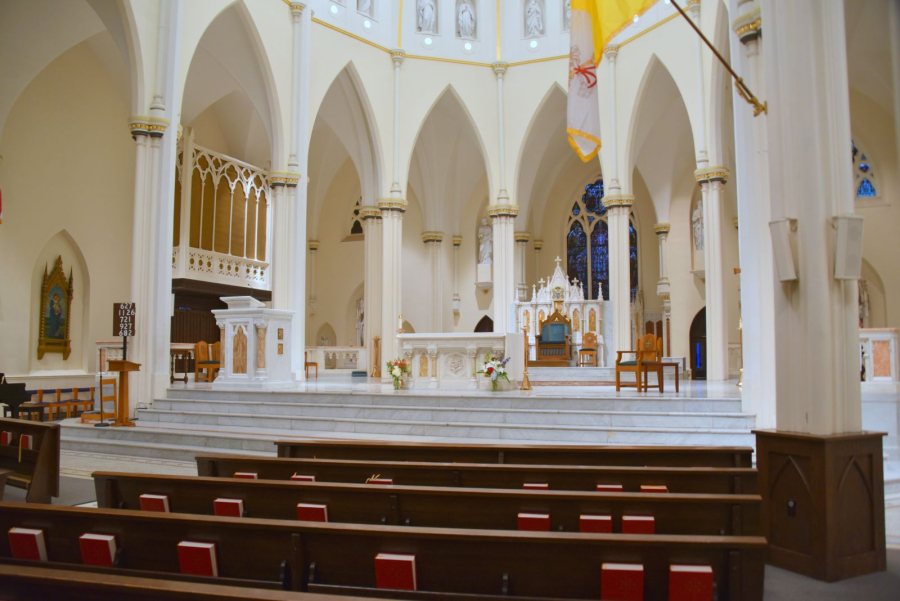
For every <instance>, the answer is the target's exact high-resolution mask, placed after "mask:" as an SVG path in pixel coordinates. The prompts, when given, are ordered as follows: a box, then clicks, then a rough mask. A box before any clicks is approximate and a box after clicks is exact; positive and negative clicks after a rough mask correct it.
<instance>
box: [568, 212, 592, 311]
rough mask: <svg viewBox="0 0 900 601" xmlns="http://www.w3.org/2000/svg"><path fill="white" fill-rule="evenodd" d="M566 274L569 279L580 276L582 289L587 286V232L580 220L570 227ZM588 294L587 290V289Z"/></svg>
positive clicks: (579, 280)
mask: <svg viewBox="0 0 900 601" xmlns="http://www.w3.org/2000/svg"><path fill="white" fill-rule="evenodd" d="M566 254H567V260H566V275H568V277H569V279H570V280H571V279H572V278H578V282H579V283H580V284H581V287H582V289H584V288H585V287H586V283H587V279H588V272H587V234H586V233H585V232H584V227H583V226H582V225H581V222H580V221H575V222H573V223H572V226H571V227H570V228H569V235H568V236H567V237H566ZM585 296H587V290H585Z"/></svg>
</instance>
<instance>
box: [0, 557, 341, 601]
mask: <svg viewBox="0 0 900 601" xmlns="http://www.w3.org/2000/svg"><path fill="white" fill-rule="evenodd" d="M0 598H2V599H6V600H9V601H18V600H20V599H21V600H23V601H24V600H26V599H28V600H32V599H65V600H66V601H108V600H109V599H117V598H118V599H124V600H126V601H157V600H159V601H256V600H259V601H351V600H353V599H359V597H346V596H339V595H328V596H327V597H326V596H325V595H318V594H315V593H294V592H289V591H272V590H266V589H259V588H238V587H233V586H223V585H221V584H200V583H196V582H181V581H168V580H157V579H153V578H141V577H135V576H120V575H118V574H104V575H103V577H102V578H98V577H97V574H96V573H95V572H92V571H84V570H77V569H57V568H50V567H45V566H42V565H38V564H34V563H33V562H32V563H31V564H26V565H21V564H15V565H4V564H0Z"/></svg>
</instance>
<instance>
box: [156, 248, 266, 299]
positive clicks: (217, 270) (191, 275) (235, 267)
mask: <svg viewBox="0 0 900 601" xmlns="http://www.w3.org/2000/svg"><path fill="white" fill-rule="evenodd" d="M183 251H184V249H183V248H181V247H178V246H176V247H175V248H173V249H172V277H173V278H188V279H191V280H202V281H205V282H216V283H219V284H228V285H231V286H244V287H248V288H254V289H257V290H270V289H271V287H272V286H271V284H270V283H269V263H265V262H262V261H256V260H254V259H247V258H245V257H235V256H234V255H226V254H222V253H217V252H214V251H211V250H201V249H199V248H188V249H187V252H188V256H187V261H185V269H184V271H183V272H181V271H179V270H178V268H177V265H178V264H179V258H180V257H179V254H180V253H181V252H183Z"/></svg>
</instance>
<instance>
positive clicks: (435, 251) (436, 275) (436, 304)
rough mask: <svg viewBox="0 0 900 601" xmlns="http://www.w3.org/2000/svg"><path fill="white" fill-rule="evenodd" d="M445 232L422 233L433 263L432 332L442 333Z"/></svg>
mask: <svg viewBox="0 0 900 601" xmlns="http://www.w3.org/2000/svg"><path fill="white" fill-rule="evenodd" d="M443 239H444V232H422V242H424V243H425V246H426V248H427V249H428V259H429V261H430V263H431V331H432V332H434V333H438V334H439V333H441V332H443V331H444V320H443V312H444V311H443V309H444V273H443V269H441V267H442V265H443V261H442V260H441V241H442V240H443Z"/></svg>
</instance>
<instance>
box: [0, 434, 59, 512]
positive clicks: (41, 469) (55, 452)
mask: <svg viewBox="0 0 900 601" xmlns="http://www.w3.org/2000/svg"><path fill="white" fill-rule="evenodd" d="M0 431H3V432H12V433H14V435H15V440H14V444H13V445H0V469H6V470H9V471H10V472H11V473H10V474H9V476H8V478H7V482H6V483H7V484H9V485H11V486H16V487H18V488H24V489H27V490H28V493H27V495H26V497H25V499H26V500H27V501H28V502H29V503H49V502H50V498H51V497H58V496H59V433H60V429H59V425H58V424H45V423H40V422H31V421H25V420H21V419H5V418H0ZM23 434H27V435H30V436H32V437H33V445H32V449H33V450H28V449H19V441H20V440H21V436H22V435H23Z"/></svg>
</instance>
